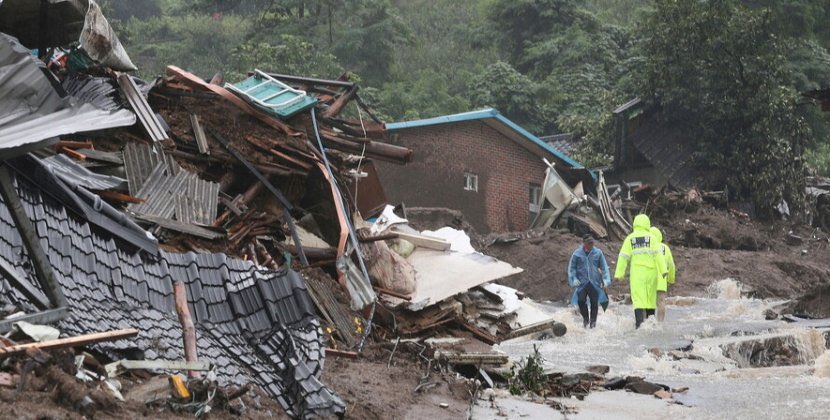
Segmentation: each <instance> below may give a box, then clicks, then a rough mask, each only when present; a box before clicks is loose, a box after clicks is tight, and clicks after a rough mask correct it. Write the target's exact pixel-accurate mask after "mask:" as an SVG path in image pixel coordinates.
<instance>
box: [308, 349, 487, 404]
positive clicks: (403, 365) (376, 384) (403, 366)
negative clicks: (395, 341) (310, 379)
mask: <svg viewBox="0 0 830 420" xmlns="http://www.w3.org/2000/svg"><path fill="white" fill-rule="evenodd" d="M414 346H415V345H413V344H406V343H400V344H399V345H398V348H397V349H396V350H395V352H394V354H393V345H391V344H385V343H377V344H369V345H367V347H366V349H365V350H364V352H363V354H362V355H361V357H360V358H359V359H357V360H352V359H342V358H336V357H329V358H327V359H326V368H325V370H324V371H323V377H322V380H323V383H325V384H326V385H327V386H330V387H331V388H332V389H333V390H334V391H335V392H336V393H337V395H338V396H339V397H340V398H342V399H343V401H344V402H345V403H346V415H345V417H346V418H350V419H395V418H412V419H429V418H432V419H445V418H447V419H458V418H466V415H467V409H468V408H469V404H470V390H469V389H468V384H467V382H466V381H464V380H462V379H459V378H457V376H456V375H455V374H453V373H443V372H440V373H439V372H436V371H435V370H434V368H435V366H434V365H433V366H431V368H432V369H430V371H429V376H426V373H427V370H426V368H427V364H426V363H421V361H420V359H419V357H418V354H417V353H418V349H417V348H416V347H414ZM390 355H392V358H391V363H389V361H390V358H389V356H390ZM387 363H389V365H388V366H387ZM442 404H446V405H447V407H446V408H442V407H441V405H442Z"/></svg>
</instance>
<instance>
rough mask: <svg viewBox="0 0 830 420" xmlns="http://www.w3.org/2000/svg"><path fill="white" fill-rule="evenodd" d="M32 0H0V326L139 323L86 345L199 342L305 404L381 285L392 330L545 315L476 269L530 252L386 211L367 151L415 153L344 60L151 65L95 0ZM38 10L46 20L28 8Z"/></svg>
mask: <svg viewBox="0 0 830 420" xmlns="http://www.w3.org/2000/svg"><path fill="white" fill-rule="evenodd" d="M39 4H40V6H39V7H34V6H32V3H31V2H19V1H4V2H0V28H1V29H2V31H3V32H2V33H0V109H1V110H2V111H3V112H2V114H0V115H2V116H0V158H2V165H0V192H2V205H0V228H2V230H3V235H2V238H0V274H2V278H0V288H2V290H3V294H2V296H0V304H2V308H3V315H4V319H0V332H2V333H5V332H7V331H10V330H11V329H12V328H15V327H19V325H20V324H21V323H23V322H29V323H33V324H55V325H56V326H58V327H59V329H60V330H61V332H62V333H63V334H64V335H66V334H69V335H76V336H82V335H89V334H90V333H97V332H101V331H111V330H116V329H129V328H135V329H136V330H137V331H134V333H132V336H131V337H130V338H118V337H127V336H118V337H115V336H114V338H111V339H108V340H104V341H100V342H94V343H93V342H90V343H91V347H90V348H91V349H92V350H93V351H95V352H96V354H99V355H101V357H103V358H106V359H109V360H115V361H128V360H181V359H185V360H187V361H196V360H207V361H210V364H211V365H212V366H213V369H214V370H215V372H216V374H217V375H216V378H217V380H218V382H219V383H220V384H235V385H245V384H248V383H255V384H258V385H259V386H260V387H261V388H262V389H263V390H264V391H265V392H266V393H268V394H269V395H270V396H272V397H273V398H275V399H276V400H278V401H279V402H280V403H281V405H282V406H283V407H284V409H285V411H286V413H288V414H289V415H291V416H293V417H298V418H307V417H315V416H318V417H319V416H328V415H341V414H342V413H343V412H344V410H345V407H344V403H343V401H342V400H341V399H340V398H339V397H338V396H336V395H335V394H334V393H333V392H332V391H331V390H329V389H328V388H326V387H325V385H324V384H322V383H321V382H320V381H319V379H318V378H319V375H320V373H321V371H322V369H323V364H324V359H325V355H326V353H327V352H329V351H334V350H332V349H330V348H329V347H339V348H340V350H338V351H350V350H356V351H358V352H359V351H360V350H361V349H362V347H363V345H364V343H365V341H366V340H367V338H368V336H369V334H370V333H371V332H372V327H373V322H374V321H375V314H376V312H375V311H376V308H378V307H380V306H379V303H380V304H383V305H384V307H387V308H391V310H393V311H399V312H400V316H401V321H402V322H401V323H400V326H398V325H397V322H395V323H394V324H395V326H394V327H390V330H392V332H393V333H395V334H401V335H412V334H418V333H421V332H423V331H426V330H430V329H434V328H436V327H438V326H439V325H446V324H447V323H449V322H454V323H455V324H456V325H457V326H459V327H461V328H463V329H467V330H470V331H473V332H474V334H476V336H477V337H480V338H482V339H483V340H484V341H486V342H488V343H489V342H496V341H498V340H501V339H504V338H506V337H509V336H511V334H513V335H515V333H516V331H530V330H528V328H529V327H532V330H533V331H536V330H537V329H538V328H544V327H547V326H549V325H550V323H551V320H550V319H549V317H547V316H546V315H545V314H543V313H542V312H540V311H538V310H535V309H534V308H533V306H532V304H531V303H529V302H527V301H525V302H522V303H521V304H520V303H517V302H518V300H519V299H518V297H517V296H519V294H518V293H517V292H516V291H513V290H510V289H506V290H505V288H499V287H496V286H495V285H487V284H486V283H488V282H491V281H493V280H496V279H498V278H501V277H504V276H507V275H510V274H514V273H516V272H519V271H520V269H518V268H515V267H512V266H510V265H509V264H505V263H503V262H500V261H498V260H495V259H493V258H491V257H487V256H484V255H482V254H480V253H477V252H475V251H474V250H472V248H471V247H470V246H469V238H467V245H466V246H462V247H461V248H459V245H458V244H457V243H458V240H457V234H458V232H447V231H442V232H432V233H430V232H418V231H414V230H413V229H411V228H410V227H409V226H408V225H407V224H406V220H405V219H403V218H401V217H399V216H398V215H396V214H395V213H394V211H392V208H391V206H388V202H389V200H388V199H387V197H386V195H385V192H384V189H383V186H382V181H381V176H382V174H380V173H379V171H376V170H375V169H374V167H375V166H374V165H387V164H396V165H400V164H404V163H407V162H409V161H410V160H411V157H412V155H413V151H412V150H411V149H410V148H407V147H403V146H399V145H395V144H391V143H390V142H389V141H388V135H387V133H386V127H385V125H384V123H383V122H382V121H380V120H378V119H377V118H376V117H375V116H374V115H373V114H372V111H371V109H369V108H368V107H367V106H366V105H365V104H364V103H363V101H362V100H361V99H360V96H359V95H358V86H357V85H356V84H355V83H353V82H351V81H349V80H348V79H347V78H346V77H341V78H339V79H336V80H324V79H315V78H306V77H300V76H291V75H282V74H274V73H269V72H264V71H260V70H255V71H253V72H252V73H251V74H250V76H249V78H248V79H246V80H243V81H240V82H236V83H224V81H223V80H221V79H222V78H221V77H220V76H215V77H213V78H212V79H211V80H204V79H202V78H200V77H198V76H196V75H194V74H191V73H189V72H187V71H184V70H182V69H180V68H178V67H175V66H169V67H168V68H167V71H166V74H165V76H163V77H161V78H159V79H157V80H154V81H149V82H147V81H143V80H140V79H137V78H135V77H132V76H130V75H129V74H126V73H121V72H119V71H127V70H130V69H133V68H134V66H133V65H132V63H131V62H130V61H129V57H128V56H127V55H126V52H125V51H124V50H123V47H121V46H120V43H119V41H118V39H117V36H115V34H114V33H113V32H112V30H111V28H109V25H108V24H107V23H106V19H104V17H103V16H102V15H101V13H100V9H99V8H98V7H97V5H96V4H95V2H94V1H92V0H89V1H81V0H78V1H69V0H66V1H55V2H48V3H39ZM17 12H19V14H18V15H17V16H19V17H20V19H19V20H14V19H10V18H9V16H12V15H14V14H15V13H17ZM36 15H37V16H47V17H48V19H47V22H49V25H50V26H49V28H48V29H46V28H44V27H41V26H37V25H40V23H38V24H37V25H35V26H32V25H29V24H23V23H25V22H29V23H32V22H34V21H35V20H33V19H35V17H34V16H36ZM37 22H41V21H37ZM90 31H92V32H90ZM95 31H97V32H95ZM90 33H97V34H99V35H105V36H101V37H98V38H97V39H101V40H104V41H105V44H106V49H108V51H110V52H112V53H113V54H115V57H113V56H112V55H110V54H99V52H100V51H96V49H95V48H96V45H97V46H98V47H100V45H98V44H96V45H92V44H89V43H88V42H85V41H84V40H85V39H89V38H88V36H89V34H90ZM38 34H40V35H41V36H38ZM44 34H45V35H44ZM84 34H87V35H84ZM17 35H19V36H20V39H18V38H17ZM85 36H86V37H87V38H85ZM24 40H25V41H24ZM350 107H351V108H352V109H353V110H352V109H349V110H348V112H351V114H353V115H355V118H347V117H344V115H347V114H348V112H347V108H350ZM385 167H387V168H390V167H389V166H385ZM399 167H400V166H399ZM402 216H405V214H404V215H402ZM364 218H365V219H366V220H364ZM448 278H453V282H447V279H448ZM344 298H345V299H344ZM344 300H345V303H344V302H343V301H344ZM180 303H181V304H180ZM7 315H8V316H7ZM380 318H383V316H380ZM407 319H408V320H409V321H410V322H407ZM323 327H325V328H323ZM118 331H120V330H118ZM561 333H564V331H560V334H561ZM182 340H184V344H185V345H184V346H182ZM6 345H7V344H3V345H1V346H0V357H6V355H7V354H11V353H8V351H7V348H4V346H6ZM499 360H500V359H499Z"/></svg>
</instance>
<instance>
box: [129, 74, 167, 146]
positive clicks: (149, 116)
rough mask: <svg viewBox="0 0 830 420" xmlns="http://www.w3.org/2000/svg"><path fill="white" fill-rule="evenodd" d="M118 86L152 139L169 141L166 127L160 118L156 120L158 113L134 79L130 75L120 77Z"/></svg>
mask: <svg viewBox="0 0 830 420" xmlns="http://www.w3.org/2000/svg"><path fill="white" fill-rule="evenodd" d="M118 86H120V87H121V92H123V93H124V96H126V97H127V101H129V102H130V106H131V107H132V108H133V111H135V113H136V114H138V119H139V120H140V121H141V125H142V126H144V129H145V130H146V131H147V134H148V135H149V136H150V138H151V139H153V141H161V140H167V139H168V138H169V137H168V136H167V132H165V131H164V127H163V126H162V125H161V123H160V122H159V120H158V118H156V113H155V112H153V109H152V108H150V104H148V103H147V99H145V98H144V95H142V94H141V91H140V90H139V89H138V86H137V85H136V84H135V81H134V80H133V78H132V77H131V76H130V75H129V74H121V75H119V76H118Z"/></svg>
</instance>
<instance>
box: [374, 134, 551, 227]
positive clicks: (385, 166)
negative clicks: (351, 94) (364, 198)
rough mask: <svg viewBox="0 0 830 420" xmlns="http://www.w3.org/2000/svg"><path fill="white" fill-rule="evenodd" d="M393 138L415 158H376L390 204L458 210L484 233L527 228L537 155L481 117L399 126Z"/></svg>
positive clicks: (539, 170)
mask: <svg viewBox="0 0 830 420" xmlns="http://www.w3.org/2000/svg"><path fill="white" fill-rule="evenodd" d="M390 143H394V144H397V145H400V146H405V147H409V148H411V149H412V150H413V154H412V162H410V163H408V164H406V165H403V166H401V165H396V164H393V163H387V162H378V161H376V162H375V165H376V166H377V169H378V172H379V175H380V179H381V183H382V184H383V188H384V190H385V191H386V193H387V196H388V197H389V200H390V203H399V202H403V203H404V204H405V205H406V206H407V207H447V208H450V209H455V210H459V211H461V212H462V213H463V214H464V217H465V218H466V219H467V220H468V221H469V222H470V224H471V225H473V227H475V229H476V230H477V231H478V232H480V233H486V232H505V231H513V230H524V229H527V228H528V225H529V222H530V221H529V220H528V218H529V203H530V190H529V187H530V184H531V183H534V184H537V185H541V183H542V182H543V181H544V178H545V168H546V166H545V164H544V162H542V159H541V158H540V157H538V156H537V155H535V154H533V153H531V152H529V151H528V150H527V149H525V148H523V147H522V146H520V145H519V144H518V143H516V142H515V141H513V140H511V139H509V138H507V137H505V136H504V135H502V134H500V133H499V132H498V131H496V130H494V129H492V128H490V127H488V126H487V125H486V124H484V123H482V122H481V121H464V122H458V123H450V124H440V125H434V126H426V127H415V128H408V129H401V130H397V131H395V133H394V134H393V135H392V139H391V140H390ZM464 173H472V174H476V175H478V192H474V191H465V190H464Z"/></svg>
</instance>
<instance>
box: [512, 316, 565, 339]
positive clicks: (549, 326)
mask: <svg viewBox="0 0 830 420" xmlns="http://www.w3.org/2000/svg"><path fill="white" fill-rule="evenodd" d="M559 325H561V326H562V327H564V326H565V325H564V324H560V323H558V322H556V321H553V320H550V321H542V322H537V323H535V324H530V325H528V326H526V327H522V328H517V329H515V330H513V331H510V332H509V333H507V334H505V336H504V340H510V339H513V338H518V337H524V336H526V335H530V334H535V333H538V332H542V331H546V330H551V331H553V334H554V335H555V336H557V337H561V336H563V335H565V332H564V331H562V327H560V326H559ZM565 331H567V328H565ZM558 332H561V334H558Z"/></svg>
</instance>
